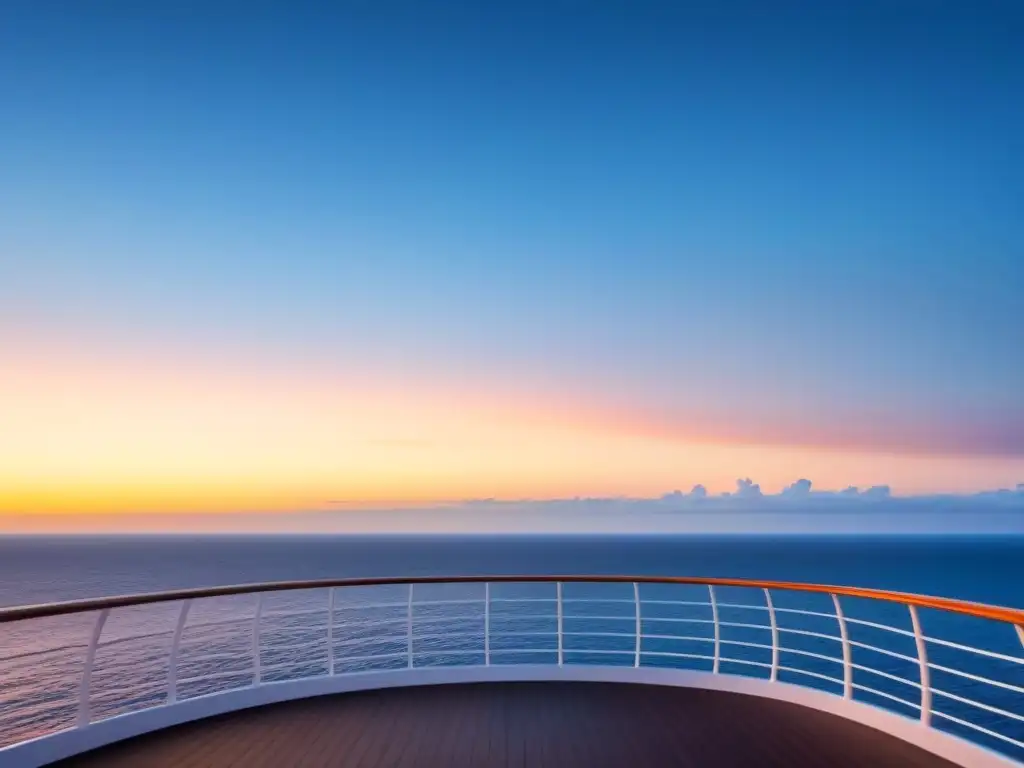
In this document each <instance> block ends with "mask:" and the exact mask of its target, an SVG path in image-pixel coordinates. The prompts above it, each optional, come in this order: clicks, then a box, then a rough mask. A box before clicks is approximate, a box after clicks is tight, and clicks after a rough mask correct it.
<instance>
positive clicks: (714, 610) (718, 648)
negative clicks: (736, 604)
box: [708, 584, 722, 675]
mask: <svg viewBox="0 0 1024 768" xmlns="http://www.w3.org/2000/svg"><path fill="white" fill-rule="evenodd" d="M708 594H709V595H710V596H711V619H712V621H714V623H715V662H714V664H713V665H712V667H711V672H712V674H716V675H717V674H718V667H719V664H720V662H721V658H722V628H721V626H720V625H719V623H718V600H717V599H716V598H715V587H714V585H713V584H708Z"/></svg>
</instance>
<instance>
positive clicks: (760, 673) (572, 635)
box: [0, 576, 1024, 762]
mask: <svg viewBox="0 0 1024 768" xmlns="http://www.w3.org/2000/svg"><path fill="white" fill-rule="evenodd" d="M701 588H703V590H704V597H705V599H698V598H699V597H700V589H701ZM403 590H404V594H402V591H403ZM725 590H730V592H729V593H728V594H727V593H726V592H725ZM248 595H255V606H254V607H253V608H252V613H250V614H249V616H248V617H246V616H244V615H242V614H241V613H240V611H241V608H240V606H238V605H235V604H233V603H232V604H231V606H230V609H225V610H227V611H228V613H230V615H229V616H224V617H218V618H217V619H216V620H214V621H209V620H204V619H208V614H209V612H210V609H211V607H212V604H211V602H210V601H213V600H219V601H224V600H229V601H230V600H240V599H245V596H248ZM783 595H784V596H785V597H786V600H785V601H780V598H781V597H782V596H783ZM271 598H274V600H275V601H282V600H283V602H284V603H285V605H283V606H277V608H278V610H271V606H270V604H269V603H270V600H271ZM748 598H749V600H748ZM840 598H844V600H849V601H850V602H851V605H850V606H849V607H848V606H847V605H844V602H841V599H840ZM249 599H251V598H249ZM815 599H817V600H818V602H813V601H814V600H815ZM829 599H830V600H829ZM822 600H829V602H830V603H831V606H830V607H831V609H832V610H822V607H823V603H822V602H821V601H822ZM794 601H795V604H794ZM800 601H803V602H802V604H801V602H800ZM782 602H789V603H790V604H789V605H783V604H781V603H782ZM853 603H856V607H858V608H859V609H861V610H859V611H851V610H850V609H851V608H852V607H853ZM167 604H173V605H172V608H174V609H175V610H171V611H169V612H168V615H169V616H170V617H172V618H173V621H172V622H171V623H169V624H168V626H167V627H166V629H165V630H164V631H159V630H156V631H155V630H154V628H153V627H152V626H150V624H151V623H152V621H151V619H147V618H146V617H145V616H144V615H142V614H140V613H139V612H140V611H143V612H144V611H145V607H146V606H156V605H167ZM216 605H221V603H217V604H216ZM901 605H902V606H903V610H904V611H905V612H904V613H903V614H902V615H903V617H904V620H905V622H906V623H905V624H904V625H903V626H898V625H897V623H896V620H895V614H894V613H893V611H897V612H898V611H899V608H900V606H901ZM201 609H204V610H201ZM922 610H923V611H928V614H929V615H928V616H927V617H925V618H927V619H929V620H930V619H931V618H932V616H931V615H932V614H935V619H936V623H935V625H934V626H935V631H933V632H932V634H926V633H925V630H924V623H925V622H924V621H923V620H922V616H921V611H922ZM855 613H859V614H860V615H853V614H855ZM81 615H87V616H92V617H93V619H92V625H91V630H90V632H89V635H88V641H87V643H85V644H84V647H83V646H82V645H81V644H76V643H74V642H73V638H71V637H70V635H69V633H71V628H70V627H65V626H64V625H63V624H62V623H61V622H62V621H67V620H68V619H71V618H75V619H77V617H79V616H81ZM122 616H128V617H129V618H132V619H133V621H131V622H129V624H130V627H131V629H133V630H137V631H134V632H129V633H127V634H124V633H117V632H116V630H115V629H112V628H111V627H112V622H113V621H114V620H116V619H119V618H120V617H122ZM73 623H74V624H75V626H76V627H80V623H78V622H77V621H76V622H73ZM36 624H38V625H39V626H40V633H41V635H40V637H39V638H37V639H38V640H39V642H40V643H42V646H41V647H36V646H32V647H30V648H27V649H26V648H24V647H21V648H17V647H16V648H13V651H14V653H8V654H4V653H3V651H2V648H3V645H2V644H0V738H6V740H7V744H6V747H7V748H8V749H10V748H12V747H16V746H17V744H18V743H19V742H22V741H24V740H25V739H31V738H37V737H40V736H45V735H46V734H47V733H50V732H54V731H58V730H61V729H64V728H67V727H72V728H75V729H88V728H90V727H91V726H92V725H93V724H95V723H97V722H100V721H102V720H104V719H107V718H109V717H111V716H114V715H115V714H116V715H120V714H124V712H126V711H127V712H131V711H139V710H149V709H157V708H161V707H168V708H169V707H175V706H180V705H181V704H182V702H184V701H187V700H188V699H192V698H196V697H202V696H216V695H219V694H222V693H224V692H225V691H229V690H238V689H239V688H254V689H255V688H260V687H261V686H267V685H273V684H275V683H276V682H280V681H282V680H297V679H298V680H302V679H313V678H316V679H319V678H323V677H328V678H335V677H342V676H345V675H351V674H354V673H360V674H366V673H371V672H374V671H392V670H395V669H406V670H416V669H422V668H425V667H436V666H449V665H451V666H473V665H479V666H482V667H486V668H491V667H497V666H501V665H517V664H522V663H531V664H537V663H540V664H545V663H546V664H551V665H552V666H553V667H557V668H564V667H569V666H575V665H601V666H608V665H611V666H616V667H626V668H633V669H636V670H640V669H641V668H643V669H648V668H652V667H653V668H669V669H702V670H705V671H707V672H710V673H711V674H712V675H723V676H725V675H735V676H743V677H759V678H761V679H763V680H765V682H769V683H789V684H795V685H800V686H810V687H812V688H816V689H819V690H824V691H827V692H831V693H835V694H836V696H837V697H840V698H843V699H847V700H856V701H863V702H867V703H870V704H873V705H875V706H880V707H883V708H889V709H892V710H893V711H895V712H896V713H898V714H900V715H904V716H908V717H909V716H911V715H912V716H913V717H914V718H915V719H918V720H920V723H921V725H922V726H924V727H926V728H936V729H939V730H941V731H943V732H946V733H952V734H953V735H955V736H957V737H960V738H963V739H967V740H969V741H972V742H974V743H977V744H979V745H981V746H983V747H985V748H988V749H994V750H997V751H1000V752H1002V753H1003V754H1005V755H1008V756H1010V757H1013V758H1015V759H1022V758H1024V657H1022V653H1021V651H1022V646H1024V630H1022V629H1021V626H1022V625H1024V612H1021V611H1017V610H1014V609H1007V608H998V607H994V606H983V605H978V604H973V603H961V602H957V601H950V600H945V599H939V598H928V597H923V596H918V595H903V594H899V593H891V592H876V591H872V590H861V589H852V588H841V587H825V586H821V585H800V584H789V583H779V582H754V581H743V580H728V579H671V578H665V579H661V578H648V577H643V578H640V577H637V578H628V577H576V576H573V577H549V578H544V577H492V578H487V579H471V578H461V577H460V578H450V579H412V580H401V579H363V580H339V581H331V582H290V583H284V584H280V583H278V584H267V585H246V586H241V587H224V588H215V589H210V590H188V591H183V592H176V593H162V594H157V595H143V596H137V597H125V598H110V599H105V600H94V601H81V602H79V603H66V604H53V605H50V606H31V607H26V608H16V609H6V610H0V641H2V637H3V633H2V630H4V629H5V628H10V627H15V628H17V629H18V636H19V637H25V636H26V632H25V630H26V628H28V629H31V628H32V627H33V626H34V625H36ZM247 624H251V626H250V627H246V625H247ZM403 625H404V626H403ZM929 626H932V625H931V624H929ZM938 630H941V631H942V633H943V634H944V635H945V636H944V637H936V636H934V635H936V634H939V631H938ZM246 633H249V635H248V639H246ZM109 634H113V635H114V636H108V635H109ZM28 636H29V637H32V633H31V632H29V633H28ZM854 636H856V638H857V639H854ZM979 639H982V640H984V641H985V642H984V643H979V644H976V643H977V641H978V640H979ZM46 640H51V641H52V642H51V644H50V645H49V646H46V642H45V641H46ZM868 640H870V642H869V641H868ZM911 640H912V641H913V643H912V649H911V645H910V641H911ZM133 644H134V646H141V647H142V650H139V649H138V648H136V649H135V650H131V649H132V648H133V647H134V646H133ZM115 647H116V648H117V649H121V650H118V651H117V652H116V653H111V654H110V656H111V658H109V659H108V658H107V655H106V654H105V653H104V652H105V651H106V650H107V649H115ZM197 650H198V651H199V652H198V653H197V652H196V651H197ZM76 654H80V655H79V656H78V658H79V659H80V667H79V669H80V676H79V677H78V679H77V681H74V682H73V683H72V681H69V680H68V679H67V675H66V673H61V674H64V677H59V676H58V673H57V672H55V671H54V672H51V671H49V670H50V667H48V666H47V661H48V660H49V659H57V660H58V661H59V663H56V664H55V665H54V666H53V669H54V670H60V669H63V670H65V671H66V669H67V668H68V665H69V664H70V663H72V662H73V659H74V656H75V655H76ZM122 654H123V655H122ZM101 657H102V658H101ZM239 665H242V666H239ZM136 673H139V674H149V678H148V679H147V681H146V682H145V683H144V684H143V683H141V682H140V683H138V684H130V683H128V682H127V681H129V680H130V678H131V676H132V675H133V674H136ZM48 675H50V676H52V679H50V678H48V677H47V676H48ZM936 675H937V676H938V678H936ZM40 678H43V680H42V681H40ZM58 678H59V679H58ZM111 679H114V680H116V681H117V686H116V687H114V688H112V689H111V688H109V685H108V686H107V690H104V685H105V684H107V683H109V681H110V680H111ZM154 679H155V680H156V681H157V682H154ZM222 683H223V685H222ZM60 686H64V687H65V688H68V689H71V688H73V690H74V691H75V695H74V701H70V702H67V701H66V702H63V703H61V702H56V701H54V697H53V696H52V690H53V689H54V688H59V687H60ZM145 691H150V692H154V693H153V694H152V695H142V694H141V693H139V694H138V695H133V694H136V693H137V692H145ZM110 702H113V703H114V705H117V704H118V703H119V702H130V703H129V704H127V705H125V706H122V707H120V708H117V707H116V706H115V710H116V711H114V712H113V714H111V713H110V712H108V711H107V709H109V703H110ZM99 704H103V705H104V706H105V707H107V709H105V710H103V711H102V712H97V710H96V706H97V705H99ZM47 706H50V707H51V708H52V716H49V717H48V716H47V714H46V712H47V710H46V707H47ZM61 706H64V708H65V709H67V708H68V707H69V706H73V707H74V712H75V716H74V718H73V722H71V723H68V722H67V718H66V717H63V719H62V714H61V713H62V712H63V711H64V710H62V709H61ZM26 711H31V713H32V717H30V718H26V717H23V716H22V715H21V714H20V713H23V712H26ZM4 746H5V744H4V743H3V742H2V741H0V758H2V755H3V753H4V752H3V749H2V748H3V747H4ZM0 762H2V760H0Z"/></svg>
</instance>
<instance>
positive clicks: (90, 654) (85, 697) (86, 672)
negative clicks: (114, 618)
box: [78, 608, 110, 728]
mask: <svg viewBox="0 0 1024 768" xmlns="http://www.w3.org/2000/svg"><path fill="white" fill-rule="evenodd" d="M109 615H110V609H109V608H104V609H103V610H101V611H100V612H99V614H98V615H97V616H96V623H95V624H94V625H93V628H92V637H91V638H90V639H89V648H88V650H86V652H85V664H84V666H83V667H82V684H81V686H80V687H79V691H78V727H79V728H85V727H86V726H87V725H89V721H90V720H91V719H92V714H91V711H90V706H89V701H90V697H89V689H90V688H91V687H92V668H93V664H95V663H96V649H97V648H98V647H99V644H100V635H102V634H103V625H104V624H106V623H107V617H108V616H109Z"/></svg>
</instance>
